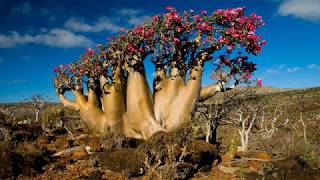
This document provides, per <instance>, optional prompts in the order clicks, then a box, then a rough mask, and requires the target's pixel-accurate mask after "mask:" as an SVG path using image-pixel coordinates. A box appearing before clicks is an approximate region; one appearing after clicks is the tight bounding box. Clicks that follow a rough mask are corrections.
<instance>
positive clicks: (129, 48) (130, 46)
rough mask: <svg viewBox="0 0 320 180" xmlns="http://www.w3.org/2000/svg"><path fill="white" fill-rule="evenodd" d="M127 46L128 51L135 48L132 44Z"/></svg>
mask: <svg viewBox="0 0 320 180" xmlns="http://www.w3.org/2000/svg"><path fill="white" fill-rule="evenodd" d="M127 48H128V51H129V52H133V51H134V50H135V48H134V46H133V45H132V44H128V46H127Z"/></svg>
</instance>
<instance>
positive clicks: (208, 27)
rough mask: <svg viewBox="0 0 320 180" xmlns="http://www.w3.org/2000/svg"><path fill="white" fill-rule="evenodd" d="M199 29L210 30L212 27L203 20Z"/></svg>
mask: <svg viewBox="0 0 320 180" xmlns="http://www.w3.org/2000/svg"><path fill="white" fill-rule="evenodd" d="M199 29H200V30H201V31H210V30H211V29H212V27H211V26H210V25H209V24H208V23H206V22H204V23H201V24H200V25H199Z"/></svg>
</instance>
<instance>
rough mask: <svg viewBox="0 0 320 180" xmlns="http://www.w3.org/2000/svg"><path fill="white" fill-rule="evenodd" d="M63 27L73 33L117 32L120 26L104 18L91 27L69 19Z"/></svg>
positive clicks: (80, 21) (77, 20)
mask: <svg viewBox="0 0 320 180" xmlns="http://www.w3.org/2000/svg"><path fill="white" fill-rule="evenodd" d="M64 27H65V28H67V29H70V30H72V31H75V32H100V31H111V32H117V31H119V29H120V26H118V25H116V24H115V23H113V22H112V21H110V20H108V19H107V18H105V17H102V18H100V19H99V20H98V21H97V22H96V23H94V24H91V25H90V24H87V23H85V22H84V21H82V20H79V19H76V18H70V19H68V20H67V21H66V23H65V24H64Z"/></svg>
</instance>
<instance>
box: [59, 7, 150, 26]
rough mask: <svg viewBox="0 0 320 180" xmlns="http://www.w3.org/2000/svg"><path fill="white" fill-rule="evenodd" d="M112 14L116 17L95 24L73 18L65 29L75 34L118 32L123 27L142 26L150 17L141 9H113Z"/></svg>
mask: <svg viewBox="0 0 320 180" xmlns="http://www.w3.org/2000/svg"><path fill="white" fill-rule="evenodd" d="M111 12H112V14H115V15H114V16H110V17H108V18H107V17H101V18H99V19H98V21H96V22H93V23H87V22H85V21H84V20H83V19H79V18H74V17H72V18H69V19H68V20H67V21H66V22H65V24H64V27H65V28H67V29H70V30H72V31H74V32H100V31H110V32H118V31H119V30H120V28H121V27H128V26H130V25H134V26H135V25H138V24H142V23H143V22H144V21H145V20H146V19H147V17H148V16H146V15H144V14H143V12H144V11H143V10H141V9H130V8H129V9H113V10H111Z"/></svg>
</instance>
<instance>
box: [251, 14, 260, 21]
mask: <svg viewBox="0 0 320 180" xmlns="http://www.w3.org/2000/svg"><path fill="white" fill-rule="evenodd" d="M251 17H253V18H254V19H259V20H260V19H262V17H261V16H258V15H257V14H256V13H252V14H251Z"/></svg>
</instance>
